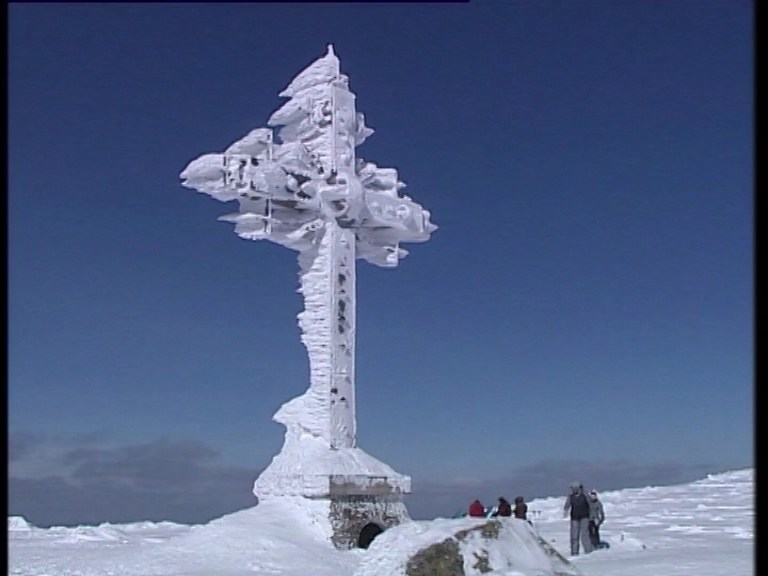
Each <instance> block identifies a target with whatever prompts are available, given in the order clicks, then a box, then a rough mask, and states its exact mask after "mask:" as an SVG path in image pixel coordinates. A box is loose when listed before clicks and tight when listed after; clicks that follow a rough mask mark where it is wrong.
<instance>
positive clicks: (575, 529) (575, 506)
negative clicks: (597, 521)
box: [563, 482, 594, 556]
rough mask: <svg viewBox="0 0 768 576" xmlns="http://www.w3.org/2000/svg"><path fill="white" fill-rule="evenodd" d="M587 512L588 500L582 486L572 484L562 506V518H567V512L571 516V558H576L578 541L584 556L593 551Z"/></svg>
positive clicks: (588, 509) (588, 508) (576, 483)
mask: <svg viewBox="0 0 768 576" xmlns="http://www.w3.org/2000/svg"><path fill="white" fill-rule="evenodd" d="M589 511H590V507H589V499H588V498H587V495H586V494H585V493H584V486H582V485H581V484H580V483H578V482H574V483H573V484H571V493H570V494H569V495H568V496H567V497H566V499H565V504H564V505H563V518H567V517H568V513H569V512H570V514H571V556H578V554H579V541H581V545H582V547H583V548H584V553H585V554H589V553H590V552H592V550H594V546H592V540H590V538H589Z"/></svg>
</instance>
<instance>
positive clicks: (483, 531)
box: [355, 518, 581, 576]
mask: <svg viewBox="0 0 768 576" xmlns="http://www.w3.org/2000/svg"><path fill="white" fill-rule="evenodd" d="M449 573H450V574H464V575H465V576H481V575H484V576H495V575H497V576H506V575H508V574H514V575H515V576H547V575H554V576H579V575H581V572H580V571H579V570H578V569H577V568H576V567H575V566H573V565H572V564H571V563H570V562H569V561H568V560H566V559H565V558H564V557H563V556H561V555H560V554H559V553H558V552H557V551H555V549H554V548H552V547H551V546H550V545H548V544H547V543H546V542H544V541H543V540H542V539H541V538H540V537H539V536H538V535H537V534H536V533H535V532H534V530H533V528H532V527H531V526H530V525H529V524H528V523H527V522H525V521H523V520H518V519H517V518H499V519H490V520H489V519H486V518H454V519H446V518H438V519H436V520H432V521H429V522H426V521H418V522H408V523H405V524H401V525H400V526H396V527H395V528H391V529H390V530H387V531H386V532H384V533H383V534H381V535H380V536H378V537H377V538H376V540H374V541H373V543H372V544H371V546H370V548H369V552H368V554H367V555H366V556H365V558H363V560H362V561H361V563H360V566H359V567H358V570H357V572H355V576H397V575H403V576H431V575H435V574H449Z"/></svg>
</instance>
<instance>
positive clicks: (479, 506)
mask: <svg viewBox="0 0 768 576" xmlns="http://www.w3.org/2000/svg"><path fill="white" fill-rule="evenodd" d="M469 515H470V516H474V517H480V518H482V517H483V516H485V506H483V503H482V502H480V500H475V501H474V502H472V504H470V505H469Z"/></svg>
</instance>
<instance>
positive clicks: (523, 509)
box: [512, 496, 528, 520]
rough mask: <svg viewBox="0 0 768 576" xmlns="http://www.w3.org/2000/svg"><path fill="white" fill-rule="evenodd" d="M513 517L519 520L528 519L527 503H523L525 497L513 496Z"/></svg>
mask: <svg viewBox="0 0 768 576" xmlns="http://www.w3.org/2000/svg"><path fill="white" fill-rule="evenodd" d="M512 513H513V514H514V516H515V518H520V520H528V504H526V503H525V499H524V498H523V497H522V496H518V497H517V498H515V509H514V510H513V511H512Z"/></svg>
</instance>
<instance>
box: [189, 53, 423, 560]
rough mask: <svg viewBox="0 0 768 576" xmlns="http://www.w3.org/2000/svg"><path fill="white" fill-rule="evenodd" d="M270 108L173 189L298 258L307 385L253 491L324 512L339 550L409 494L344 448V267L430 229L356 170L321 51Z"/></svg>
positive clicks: (395, 256) (351, 308) (397, 253)
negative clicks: (262, 124)
mask: <svg viewBox="0 0 768 576" xmlns="http://www.w3.org/2000/svg"><path fill="white" fill-rule="evenodd" d="M280 96H284V97H287V98H288V101H287V102H285V104H283V106H281V107H280V108H279V109H278V110H277V111H276V112H274V113H273V114H272V116H271V118H270V119H269V121H268V125H269V126H270V128H257V129H255V130H252V131H251V132H250V133H248V134H247V135H246V136H245V137H243V138H242V139H240V140H238V141H237V142H235V143H234V144H232V145H231V146H230V147H229V148H227V149H226V150H225V151H224V152H223V153H221V154H205V155H203V156H201V157H199V158H198V159H196V160H194V161H192V162H190V164H189V165H188V166H187V167H186V169H185V170H184V171H183V172H182V174H181V178H182V180H183V185H184V186H186V187H188V188H193V189H195V190H198V191H199V192H204V193H206V194H210V195H211V196H213V197H214V198H216V199H217V200H221V201H224V202H226V201H230V200H237V202H238V204H239V210H238V211H237V212H234V213H233V214H228V215H225V216H222V217H221V220H225V221H227V222H232V223H234V225H235V233H236V234H238V235H239V236H240V237H242V238H246V239H249V240H261V239H267V240H271V241H273V242H277V243H278V244H282V245H283V246H286V247H288V248H292V249H293V250H296V251H298V253H299V255H298V259H299V267H300V281H301V288H300V292H301V293H302V294H303V296H304V310H303V311H302V312H301V313H300V314H299V316H298V319H299V326H300V327H301V330H302V336H301V340H302V342H303V343H304V345H305V346H306V348H307V352H308V354H309V366H310V384H309V388H308V389H307V391H306V392H305V393H304V394H302V395H301V396H299V397H297V398H294V399H293V400H291V401H289V402H287V403H285V404H283V406H281V407H280V409H279V410H278V411H277V413H276V414H275V416H274V419H275V420H276V421H277V422H280V423H281V424H283V425H285V427H286V434H285V443H284V445H283V448H282V450H281V451H280V453H279V454H277V455H276V456H275V457H274V458H273V459H272V462H271V464H270V465H269V466H268V467H267V468H266V469H265V470H264V471H263V472H262V473H261V475H260V476H259V477H258V478H257V479H256V482H255V484H254V489H253V491H254V494H256V496H258V497H259V499H262V500H263V499H265V498H270V497H280V496H303V497H307V498H321V499H327V500H328V501H329V502H330V507H329V514H330V518H331V523H332V526H333V529H334V534H333V537H332V539H333V542H334V544H335V545H336V546H337V547H338V548H342V549H344V548H351V547H354V546H355V545H361V542H362V540H365V539H366V536H365V534H366V533H367V534H371V533H372V532H376V531H377V530H378V531H380V530H383V529H385V528H388V527H390V526H393V525H395V524H398V523H399V522H401V521H403V520H407V519H408V512H407V510H406V508H405V504H404V503H403V500H402V497H403V494H406V493H408V492H410V483H411V481H410V478H409V477H408V476H404V475H401V474H398V473H397V472H395V471H394V470H393V469H392V468H390V467H389V466H387V465H386V464H384V463H383V462H380V461H379V460H377V459H375V458H373V457H372V456H370V455H368V454H367V453H365V452H364V451H363V450H361V449H360V448H358V447H357V446H356V443H355V427H356V423H355V260H356V259H358V258H361V259H363V260H367V261H368V262H371V263H373V264H376V265H377V266H384V267H394V266H397V264H398V261H399V260H400V259H401V258H403V257H404V256H405V255H406V254H407V252H406V251H405V250H403V249H402V248H401V247H400V244H401V243H403V242H422V241H425V240H428V239H429V237H430V234H431V233H432V232H433V231H434V230H435V229H436V226H435V225H434V224H432V223H431V222H430V221H429V212H428V211H427V210H424V209H423V208H422V207H421V206H419V205H418V204H417V203H415V202H413V201H412V200H411V199H410V198H409V197H407V196H399V195H398V193H399V190H400V189H401V188H403V186H404V184H403V183H402V182H400V181H399V180H398V175H397V170H396V169H394V168H379V167H378V166H376V165H375V164H373V163H372V162H367V161H365V160H363V159H362V158H358V157H356V155H355V147H356V146H359V145H360V144H362V143H363V142H364V141H365V139H366V138H367V137H368V136H370V135H371V134H372V133H373V130H371V129H370V128H368V127H366V126H365V122H364V117H363V114H361V113H358V112H356V110H355V95H354V94H353V93H352V92H351V91H350V89H349V85H348V78H347V77H346V76H345V75H344V74H342V73H341V72H340V69H339V59H338V58H337V57H336V55H335V54H334V53H333V47H332V46H328V53H327V54H326V55H325V56H323V57H322V58H320V59H319V60H317V61H315V62H314V63H313V64H311V65H310V66H309V67H308V68H306V69H305V70H304V71H303V72H301V73H300V74H299V75H298V76H296V78H294V80H293V81H292V82H291V83H290V84H289V85H288V87H287V88H286V89H285V90H283V91H282V92H281V93H280ZM273 128H274V130H273ZM366 531H367V532H366ZM361 539H362V540H361ZM362 545H365V544H364V543H363V544H362Z"/></svg>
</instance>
